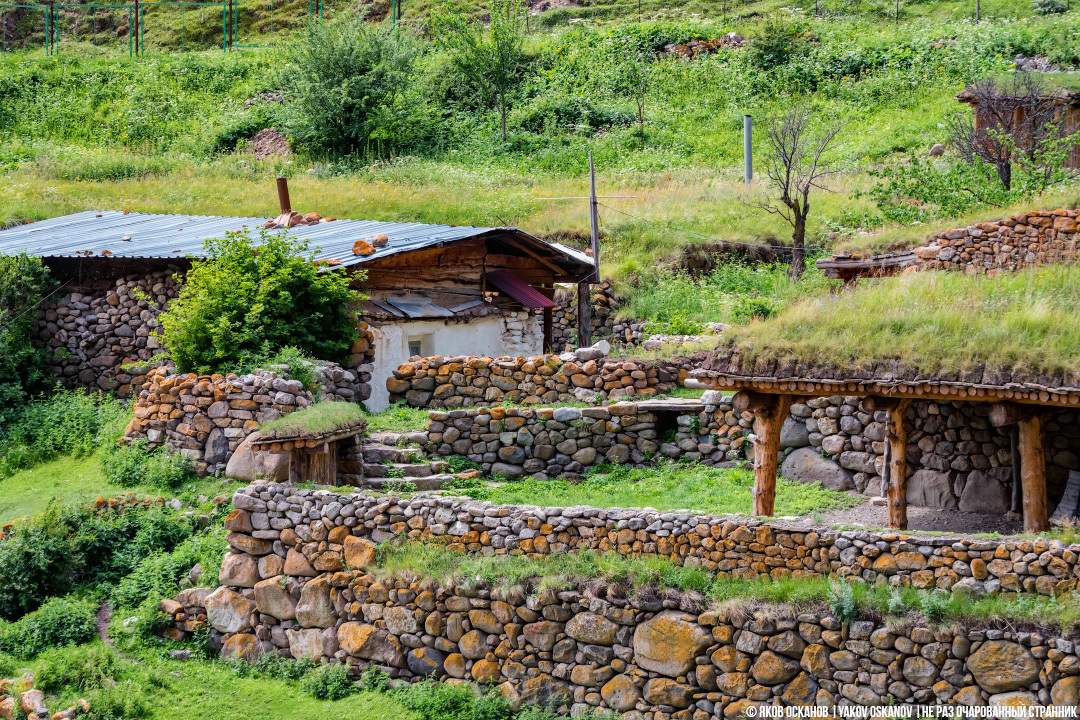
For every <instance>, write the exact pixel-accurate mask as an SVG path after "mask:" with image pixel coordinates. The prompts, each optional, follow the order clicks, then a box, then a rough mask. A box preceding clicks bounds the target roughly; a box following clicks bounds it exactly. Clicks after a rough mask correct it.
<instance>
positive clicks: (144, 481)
mask: <svg viewBox="0 0 1080 720" xmlns="http://www.w3.org/2000/svg"><path fill="white" fill-rule="evenodd" d="M101 469H102V471H103V472H104V473H105V477H106V478H108V479H109V481H110V482H113V483H116V484H117V485H125V486H128V487H131V486H134V485H146V486H149V487H153V488H160V489H163V490H165V489H171V490H175V489H177V488H179V487H180V486H181V485H183V484H184V483H186V482H189V481H190V480H194V479H195V477H196V476H195V464H194V463H193V462H192V461H191V459H190V458H188V457H185V456H183V455H177V454H173V453H171V452H169V451H168V450H166V449H165V448H163V447H158V448H154V447H150V445H149V444H148V443H147V441H146V439H145V438H138V439H135V440H132V441H130V442H127V443H124V444H118V443H112V444H110V445H106V447H105V450H104V452H103V453H102V455H101Z"/></svg>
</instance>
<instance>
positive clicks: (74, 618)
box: [0, 597, 97, 657]
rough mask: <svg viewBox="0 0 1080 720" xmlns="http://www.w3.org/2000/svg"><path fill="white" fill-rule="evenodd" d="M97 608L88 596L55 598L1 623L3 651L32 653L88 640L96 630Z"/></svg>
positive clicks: (0, 632)
mask: <svg viewBox="0 0 1080 720" xmlns="http://www.w3.org/2000/svg"><path fill="white" fill-rule="evenodd" d="M96 611H97V606H95V605H94V604H92V603H90V602H88V601H86V600H77V599H73V598H68V597H59V598H53V599H52V600H49V601H47V602H46V603H45V604H43V605H42V606H41V607H40V608H38V609H37V610H35V611H34V612H32V613H29V614H27V615H25V616H24V617H22V618H21V619H20V620H19V621H18V622H11V623H0V651H2V652H5V653H8V654H10V655H15V656H18V657H32V656H34V655H37V654H38V653H41V652H44V651H45V650H48V649H49V648H53V647H63V646H66V645H80V644H82V643H85V642H89V641H90V640H92V639H93V638H94V636H95V635H96V634H97V620H96V618H95V617H94V613H95V612H96Z"/></svg>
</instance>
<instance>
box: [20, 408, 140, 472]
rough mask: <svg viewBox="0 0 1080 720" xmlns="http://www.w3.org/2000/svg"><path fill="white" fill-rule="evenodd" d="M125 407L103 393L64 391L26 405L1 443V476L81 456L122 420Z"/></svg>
mask: <svg viewBox="0 0 1080 720" xmlns="http://www.w3.org/2000/svg"><path fill="white" fill-rule="evenodd" d="M123 407H124V406H123V405H121V404H120V403H119V402H118V401H117V400H115V399H113V398H111V397H110V396H108V395H105V394H102V393H93V394H88V393H85V392H82V391H80V390H61V391H58V392H56V393H54V394H53V395H51V396H49V397H41V398H39V399H37V400H35V401H33V402H31V403H29V404H28V405H26V406H25V407H24V408H23V409H22V410H21V411H20V412H19V413H18V415H17V416H16V418H15V421H14V422H13V423H12V424H11V425H9V427H8V428H7V433H6V434H5V435H4V437H3V440H2V442H0V477H4V476H6V475H10V474H11V473H13V472H15V471H17V470H22V469H25V468H30V467H34V466H35V465H38V464H40V463H43V462H46V461H48V460H51V459H53V458H54V457H58V456H63V455H67V456H72V457H82V456H85V455H89V454H90V453H92V452H93V451H94V450H95V449H96V448H97V447H98V445H99V443H100V442H101V439H100V437H99V436H100V435H101V434H102V432H103V430H104V428H105V427H107V426H109V425H110V424H111V423H115V422H117V420H121V421H122V420H123V413H124V409H123Z"/></svg>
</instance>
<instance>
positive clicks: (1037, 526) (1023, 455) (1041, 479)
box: [1017, 415, 1050, 533]
mask: <svg viewBox="0 0 1080 720" xmlns="http://www.w3.org/2000/svg"><path fill="white" fill-rule="evenodd" d="M1017 424H1018V425H1019V427H1020V482H1021V484H1022V485H1023V495H1024V532H1026V533H1040V532H1046V531H1047V530H1049V529H1050V514H1049V512H1048V510H1047V502H1046V448H1045V446H1044V442H1045V438H1044V436H1043V425H1042V418H1041V417H1039V416H1038V415H1032V416H1030V417H1027V418H1023V419H1021V420H1020V422H1019V423H1017Z"/></svg>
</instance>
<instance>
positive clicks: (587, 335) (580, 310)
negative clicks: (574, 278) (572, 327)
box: [577, 280, 592, 347]
mask: <svg viewBox="0 0 1080 720" xmlns="http://www.w3.org/2000/svg"><path fill="white" fill-rule="evenodd" d="M577 321H578V347H588V346H589V345H592V304H591V301H590V300H589V283H588V282H587V281H585V280H582V281H581V282H579V283H578V285H577Z"/></svg>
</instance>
